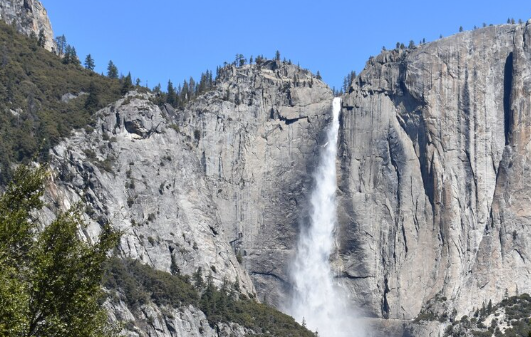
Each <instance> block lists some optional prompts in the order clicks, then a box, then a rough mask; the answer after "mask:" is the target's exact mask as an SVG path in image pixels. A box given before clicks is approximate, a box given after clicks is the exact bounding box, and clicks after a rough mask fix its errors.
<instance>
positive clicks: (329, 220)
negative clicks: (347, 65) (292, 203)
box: [288, 98, 364, 337]
mask: <svg viewBox="0 0 531 337" xmlns="http://www.w3.org/2000/svg"><path fill="white" fill-rule="evenodd" d="M340 110H341V99H340V98H334V101H333V103H332V111H333V119H332V123H331V125H330V126H329V129H328V130H327V140H326V143H325V145H324V146H323V148H322V149H321V158H320V162H319V166H318V168H317V171H316V172H315V174H314V179H315V185H314V190H313V191H312V195H311V199H310V203H311V205H310V206H311V207H310V214H309V215H310V220H311V222H310V224H309V226H307V227H306V228H304V229H302V230H301V233H300V237H299V243H298V247H297V255H296V257H295V260H294V262H293V264H292V266H291V277H292V281H293V286H294V291H293V297H292V302H291V306H290V308H289V309H288V311H289V313H290V314H291V315H292V316H293V317H294V318H295V319H296V320H297V321H298V322H301V323H302V322H303V321H304V322H305V323H306V326H307V328H308V329H310V330H311V331H318V332H319V336H322V337H358V336H364V333H363V329H362V327H361V326H359V321H357V322H356V320H355V318H356V317H355V310H354V308H351V307H349V304H348V301H347V300H346V299H347V296H348V295H347V294H346V293H345V292H344V291H343V289H342V288H341V287H340V286H339V285H338V284H336V282H335V281H334V277H333V274H332V271H331V270H330V263H329V258H330V255H331V253H332V252H333V250H334V247H335V240H334V229H335V226H336V224H337V214H336V189H337V180H336V176H337V175H336V155H337V139H338V131H339V112H340Z"/></svg>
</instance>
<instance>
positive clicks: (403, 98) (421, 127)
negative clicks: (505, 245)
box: [389, 64, 435, 213]
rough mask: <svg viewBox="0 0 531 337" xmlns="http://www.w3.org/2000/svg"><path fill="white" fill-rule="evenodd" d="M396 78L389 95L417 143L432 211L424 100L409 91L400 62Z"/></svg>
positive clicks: (432, 202)
mask: <svg viewBox="0 0 531 337" xmlns="http://www.w3.org/2000/svg"><path fill="white" fill-rule="evenodd" d="M399 69H400V74H399V78H398V87H399V90H397V91H395V92H393V93H390V95H389V97H390V98H391V100H392V101H393V103H394V105H395V107H397V109H398V111H399V112H398V113H397V115H398V116H399V117H400V118H397V120H398V122H399V124H400V126H401V127H402V129H403V130H404V131H405V132H406V134H407V135H408V136H409V138H410V139H411V141H412V143H413V144H418V159H419V163H420V171H421V175H422V183H423V185H424V192H425V194H426V196H427V197H428V200H429V201H430V204H431V207H432V212H433V213H434V212H435V208H434V207H435V201H434V200H435V175H434V172H433V171H434V170H433V158H430V157H429V154H428V146H429V145H430V141H429V137H428V134H427V133H428V132H429V131H428V128H427V125H426V121H425V120H424V115H423V109H424V107H425V105H426V102H424V101H423V98H417V97H415V96H414V95H413V94H411V93H410V91H409V89H408V87H407V84H406V73H407V66H406V65H405V64H401V65H400V67H399Z"/></svg>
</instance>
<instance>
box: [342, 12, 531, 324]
mask: <svg viewBox="0 0 531 337" xmlns="http://www.w3.org/2000/svg"><path fill="white" fill-rule="evenodd" d="M530 29H531V26H530V23H529V22H528V23H527V24H519V25H501V26H494V27H487V28H483V29H478V30H474V31H470V32H465V33H460V34H457V35H454V36H451V37H448V38H445V39H441V40H438V41H435V42H432V43H429V44H426V45H421V46H419V47H417V48H414V49H408V50H393V51H388V52H384V53H382V54H380V55H379V56H377V57H375V58H371V59H370V60H369V62H368V63H367V66H366V68H365V70H364V71H363V72H362V73H361V74H360V76H359V77H358V78H356V80H355V82H354V83H353V85H352V86H351V87H350V89H349V92H348V93H347V94H345V95H344V99H343V102H344V103H343V115H342V116H343V118H342V128H341V131H342V135H341V142H340V143H341V144H340V151H341V154H340V156H339V158H338V161H339V165H340V167H341V169H340V171H339V172H340V174H341V177H340V182H339V189H340V198H341V203H340V211H339V216H340V218H341V220H340V223H341V225H340V229H339V232H340V233H341V234H340V235H339V236H338V237H339V238H340V239H341V242H340V245H339V246H340V248H339V254H338V256H339V257H338V258H337V259H335V260H334V263H335V264H336V265H337V266H338V267H339V268H340V269H341V270H342V275H340V277H341V278H342V279H343V282H344V283H345V284H347V285H348V286H349V288H350V289H351V293H352V294H354V297H355V302H356V303H358V305H359V306H360V307H361V308H364V310H365V311H366V312H367V314H368V315H371V316H376V317H384V318H393V319H412V318H414V317H416V316H417V315H418V314H419V313H420V312H421V311H423V310H426V309H428V308H429V309H430V310H432V311H433V312H434V313H435V314H436V315H441V316H444V315H445V314H446V315H448V316H451V314H452V312H453V313H456V314H457V315H458V317H459V316H461V315H465V314H470V313H471V312H472V311H473V309H474V308H476V309H477V308H480V307H481V306H482V305H483V304H484V303H487V302H488V301H489V300H492V301H493V302H499V301H500V300H501V299H502V298H503V297H504V296H507V295H509V296H512V295H515V294H518V292H520V293H523V292H529V291H531V289H530V284H529V282H528V276H527V275H528V273H529V268H530V264H529V254H530V253H531V251H530V250H529V248H528V245H527V243H526V242H527V241H528V240H529V235H530V233H529V229H528V227H529V226H528V223H529V215H528V207H527V206H526V203H527V200H528V197H527V196H528V195H529V191H530V190H529V181H528V180H529V179H528V178H527V177H528V176H529V173H528V172H529V165H528V164H527V158H528V156H529V149H528V144H529V116H528V114H529V104H530V101H529V97H530V95H529V94H530V89H531V87H530V85H529V78H530V68H529V66H530V62H529V57H530V55H531V54H530V50H529V41H530V34H531V31H530Z"/></svg>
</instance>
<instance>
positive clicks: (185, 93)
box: [153, 70, 215, 108]
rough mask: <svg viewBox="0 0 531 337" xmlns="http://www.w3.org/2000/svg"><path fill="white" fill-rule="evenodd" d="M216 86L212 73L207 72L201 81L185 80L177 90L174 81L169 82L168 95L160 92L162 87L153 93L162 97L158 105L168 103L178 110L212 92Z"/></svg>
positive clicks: (155, 89)
mask: <svg viewBox="0 0 531 337" xmlns="http://www.w3.org/2000/svg"><path fill="white" fill-rule="evenodd" d="M214 86H215V81H214V79H213V77H212V72H211V71H209V70H207V71H206V72H204V73H202V74H201V79H200V80H199V83H197V82H196V81H195V80H194V78H193V77H190V79H189V80H188V81H186V80H184V81H183V84H182V85H179V86H178V87H177V88H175V87H174V86H173V83H172V81H168V86H167V93H162V92H161V91H160V85H158V86H156V87H155V88H154V89H153V91H154V92H155V93H159V95H160V97H159V99H158V100H157V102H156V103H157V104H159V105H160V104H162V103H168V104H170V105H171V106H173V107H176V108H183V107H184V106H185V105H186V103H188V102H190V101H193V100H194V99H196V98H197V97H198V96H200V95H202V94H204V93H205V92H208V91H210V90H212V89H213V88H214Z"/></svg>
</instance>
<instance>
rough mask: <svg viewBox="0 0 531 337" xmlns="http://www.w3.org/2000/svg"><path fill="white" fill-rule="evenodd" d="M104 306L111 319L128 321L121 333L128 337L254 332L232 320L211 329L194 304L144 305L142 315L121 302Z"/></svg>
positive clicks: (229, 336)
mask: <svg viewBox="0 0 531 337" xmlns="http://www.w3.org/2000/svg"><path fill="white" fill-rule="evenodd" d="M107 309H108V311H109V312H110V313H111V319H113V320H114V321H120V322H128V323H129V327H130V330H128V331H127V332H125V333H124V336H127V337H140V336H152V337H180V336H187V337H188V336H189V337H199V336H201V337H244V336H248V335H249V334H252V333H253V331H250V330H248V329H245V328H243V327H242V326H240V325H238V324H234V323H232V324H226V323H219V324H217V325H216V326H215V327H214V328H213V327H211V326H210V325H209V323H208V320H207V318H206V317H205V314H204V313H203V312H201V311H200V310H198V309H196V308H194V307H193V306H189V307H183V308H180V309H175V308H171V307H158V306H155V305H145V306H143V307H142V312H141V317H138V315H136V316H134V315H133V314H132V313H131V311H129V308H128V307H127V306H126V305H125V304H124V303H120V304H118V305H107ZM126 326H127V324H126Z"/></svg>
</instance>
